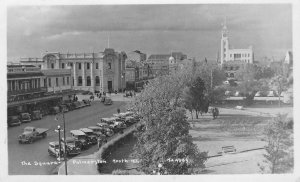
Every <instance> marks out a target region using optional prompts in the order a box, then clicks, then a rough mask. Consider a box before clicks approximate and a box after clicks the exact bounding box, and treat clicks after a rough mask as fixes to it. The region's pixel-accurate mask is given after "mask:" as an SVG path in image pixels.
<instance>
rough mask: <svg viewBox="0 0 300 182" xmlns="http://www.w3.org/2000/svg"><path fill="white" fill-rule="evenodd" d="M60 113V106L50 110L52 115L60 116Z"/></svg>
mask: <svg viewBox="0 0 300 182" xmlns="http://www.w3.org/2000/svg"><path fill="white" fill-rule="evenodd" d="M58 113H60V109H59V107H58V106H55V107H51V108H50V114H58Z"/></svg>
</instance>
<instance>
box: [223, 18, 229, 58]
mask: <svg viewBox="0 0 300 182" xmlns="http://www.w3.org/2000/svg"><path fill="white" fill-rule="evenodd" d="M228 49H229V41H228V30H227V26H226V20H225V22H224V24H223V28H222V38H221V64H223V62H226V60H227V56H228Z"/></svg>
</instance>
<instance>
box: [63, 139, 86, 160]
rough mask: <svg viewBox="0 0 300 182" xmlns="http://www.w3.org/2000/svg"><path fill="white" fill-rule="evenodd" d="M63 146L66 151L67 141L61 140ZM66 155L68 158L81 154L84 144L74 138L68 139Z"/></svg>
mask: <svg viewBox="0 0 300 182" xmlns="http://www.w3.org/2000/svg"><path fill="white" fill-rule="evenodd" d="M61 145H62V148H63V149H64V147H65V139H64V138H61ZM66 147H67V148H66V154H67V155H68V156H72V155H78V154H80V153H81V148H82V143H81V142H80V141H78V140H76V139H75V138H74V137H66Z"/></svg>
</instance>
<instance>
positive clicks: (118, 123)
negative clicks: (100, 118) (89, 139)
mask: <svg viewBox="0 0 300 182" xmlns="http://www.w3.org/2000/svg"><path fill="white" fill-rule="evenodd" d="M110 126H111V127H112V130H113V131H114V132H115V133H117V132H120V131H123V130H124V129H126V128H127V126H126V124H125V123H124V122H122V121H116V122H114V123H113V124H111V125H110Z"/></svg>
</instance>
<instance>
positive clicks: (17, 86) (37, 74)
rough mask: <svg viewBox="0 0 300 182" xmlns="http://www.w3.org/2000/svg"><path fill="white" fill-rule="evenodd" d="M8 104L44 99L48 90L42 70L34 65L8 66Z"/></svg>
mask: <svg viewBox="0 0 300 182" xmlns="http://www.w3.org/2000/svg"><path fill="white" fill-rule="evenodd" d="M7 69H8V70H7V98H8V103H13V102H18V101H24V100H30V99H33V98H38V97H42V96H43V95H44V94H45V93H46V92H47V88H46V86H45V85H44V84H43V82H41V80H43V79H44V78H45V76H44V74H43V73H42V72H41V69H40V68H38V67H35V66H33V65H7Z"/></svg>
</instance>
